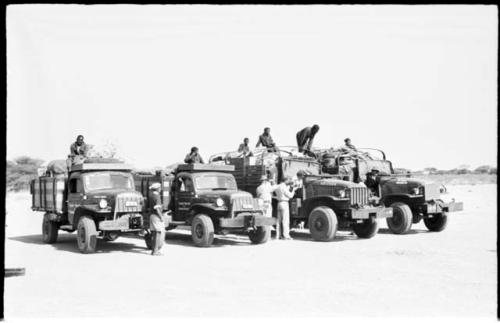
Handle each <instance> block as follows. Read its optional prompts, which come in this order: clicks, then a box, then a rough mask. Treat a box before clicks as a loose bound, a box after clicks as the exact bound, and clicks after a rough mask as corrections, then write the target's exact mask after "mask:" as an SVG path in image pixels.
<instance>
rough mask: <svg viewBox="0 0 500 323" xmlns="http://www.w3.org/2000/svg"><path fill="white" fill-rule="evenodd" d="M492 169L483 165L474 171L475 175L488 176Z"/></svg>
mask: <svg viewBox="0 0 500 323" xmlns="http://www.w3.org/2000/svg"><path fill="white" fill-rule="evenodd" d="M490 169H491V166H488V165H483V166H479V167H478V168H476V169H474V173H477V174H487V173H489V172H490Z"/></svg>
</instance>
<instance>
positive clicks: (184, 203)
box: [174, 174, 194, 221]
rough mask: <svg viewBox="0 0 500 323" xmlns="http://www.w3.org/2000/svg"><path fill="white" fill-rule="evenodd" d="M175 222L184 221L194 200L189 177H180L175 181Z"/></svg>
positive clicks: (192, 187) (191, 181) (191, 180)
mask: <svg viewBox="0 0 500 323" xmlns="http://www.w3.org/2000/svg"><path fill="white" fill-rule="evenodd" d="M175 192H176V196H175V212H174V213H175V214H174V220H175V221H184V220H185V219H186V218H187V216H188V214H189V208H190V207H191V201H192V199H193V198H194V185H193V179H192V178H191V176H190V175H187V174H186V175H180V176H178V177H177V178H176V179H175Z"/></svg>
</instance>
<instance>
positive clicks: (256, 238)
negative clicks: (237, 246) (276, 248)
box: [248, 227, 271, 244]
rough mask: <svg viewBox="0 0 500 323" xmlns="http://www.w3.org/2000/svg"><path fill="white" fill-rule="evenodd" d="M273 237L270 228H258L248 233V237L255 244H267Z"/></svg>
mask: <svg viewBox="0 0 500 323" xmlns="http://www.w3.org/2000/svg"><path fill="white" fill-rule="evenodd" d="M270 236H271V228H270V227H257V229H255V230H250V231H248V237H249V238H250V241H252V243H253V244H262V243H266V242H267V240H269V237H270Z"/></svg>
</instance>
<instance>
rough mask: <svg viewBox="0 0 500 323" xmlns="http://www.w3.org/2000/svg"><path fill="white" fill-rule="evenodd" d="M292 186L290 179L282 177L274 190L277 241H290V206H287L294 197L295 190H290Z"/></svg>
mask: <svg viewBox="0 0 500 323" xmlns="http://www.w3.org/2000/svg"><path fill="white" fill-rule="evenodd" d="M292 184H293V181H292V179H291V178H290V177H288V176H287V177H283V178H281V181H280V184H279V185H278V188H277V189H276V198H277V199H278V219H277V220H278V221H277V222H276V237H277V238H278V239H284V240H292V237H290V209H289V208H290V206H289V204H288V201H289V200H290V199H291V198H293V196H294V195H295V190H296V188H295V187H293V188H291V190H290V187H291V185H292ZM281 231H283V232H281Z"/></svg>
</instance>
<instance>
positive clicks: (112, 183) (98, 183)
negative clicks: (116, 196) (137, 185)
mask: <svg viewBox="0 0 500 323" xmlns="http://www.w3.org/2000/svg"><path fill="white" fill-rule="evenodd" d="M83 182H84V185H85V188H86V189H87V190H102V189H110V188H122V189H133V188H134V182H133V180H132V176H131V175H130V174H128V173H119V172H102V173H92V174H86V175H84V176H83Z"/></svg>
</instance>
